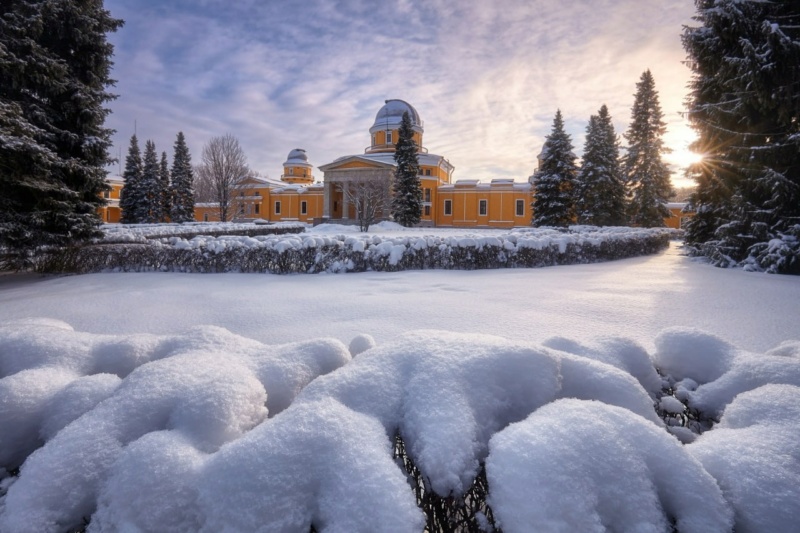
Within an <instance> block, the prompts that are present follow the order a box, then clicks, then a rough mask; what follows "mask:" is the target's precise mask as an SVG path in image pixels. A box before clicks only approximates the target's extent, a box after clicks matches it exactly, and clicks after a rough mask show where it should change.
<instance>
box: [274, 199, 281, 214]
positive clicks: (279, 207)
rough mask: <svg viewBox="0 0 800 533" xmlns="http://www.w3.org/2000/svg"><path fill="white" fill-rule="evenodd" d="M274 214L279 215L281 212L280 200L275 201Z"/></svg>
mask: <svg viewBox="0 0 800 533" xmlns="http://www.w3.org/2000/svg"><path fill="white" fill-rule="evenodd" d="M275 214H276V215H280V214H281V203H280V202H275Z"/></svg>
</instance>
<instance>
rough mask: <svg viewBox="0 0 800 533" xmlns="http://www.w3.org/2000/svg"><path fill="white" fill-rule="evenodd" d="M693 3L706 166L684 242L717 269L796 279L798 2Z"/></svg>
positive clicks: (697, 174) (695, 99)
mask: <svg viewBox="0 0 800 533" xmlns="http://www.w3.org/2000/svg"><path fill="white" fill-rule="evenodd" d="M695 4H696V6H697V16H696V17H695V20H697V21H698V22H700V26H699V27H688V28H686V29H685V31H684V34H683V45H684V48H685V49H686V51H687V52H688V54H689V59H690V62H689V64H690V66H691V68H692V71H693V78H692V82H691V85H690V88H691V94H690V97H689V120H690V122H691V123H692V126H693V127H694V128H695V130H696V131H697V133H698V140H697V142H696V143H695V145H694V147H693V148H694V149H695V150H696V151H698V152H700V153H703V154H704V160H703V162H702V163H701V164H700V165H697V166H696V167H695V168H693V169H692V173H691V175H692V176H693V177H694V179H695V180H696V181H697V192H696V193H695V195H694V196H693V198H692V204H693V207H694V209H695V210H696V213H697V214H696V216H695V217H694V218H693V219H692V220H691V221H690V223H689V225H688V228H687V242H689V243H690V244H694V245H696V246H697V247H699V248H702V250H703V252H704V253H706V254H707V255H709V256H710V257H711V259H712V261H713V262H714V263H715V264H718V265H730V264H736V263H739V262H746V263H748V264H750V265H753V266H755V267H756V268H761V269H765V270H768V271H771V272H790V273H800V68H798V65H800V5H798V3H797V2H789V1H773V2H741V1H734V0H718V1H713V2H712V1H710V0H697V1H696V2H695Z"/></svg>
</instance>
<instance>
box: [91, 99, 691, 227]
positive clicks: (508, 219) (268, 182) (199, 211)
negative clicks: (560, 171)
mask: <svg viewBox="0 0 800 533" xmlns="http://www.w3.org/2000/svg"><path fill="white" fill-rule="evenodd" d="M404 113H408V115H409V118H410V119H411V124H412V129H413V132H414V135H413V139H414V142H415V143H416V145H417V148H418V160H419V169H420V170H419V172H420V173H419V179H420V184H421V188H422V196H423V197H422V200H423V202H422V213H421V222H420V225H421V226H431V227H434V226H435V227H454V228H513V227H524V226H530V225H531V219H532V212H531V204H532V202H533V186H532V185H531V184H530V182H529V181H526V182H517V181H514V180H513V179H492V180H491V181H489V182H486V183H485V182H481V181H480V180H455V181H453V173H454V170H455V169H454V168H453V165H452V164H450V162H449V161H448V160H447V159H446V158H445V157H444V156H441V155H437V154H432V153H429V152H428V149H427V148H425V146H424V144H423V138H424V133H425V130H424V122H423V121H422V119H421V118H420V115H419V113H418V112H417V110H416V109H415V108H414V107H413V106H412V105H411V104H409V103H408V102H405V101H403V100H386V101H385V102H384V105H383V107H381V108H380V110H379V111H378V113H377V115H375V120H374V121H373V124H372V126H371V127H370V128H369V140H370V144H369V145H368V146H367V147H366V148H365V149H364V152H363V153H360V154H351V155H345V156H342V157H339V158H337V159H336V160H334V161H332V162H330V163H326V164H323V165H320V166H319V167H318V168H319V170H320V171H322V179H321V181H320V180H318V179H317V178H316V177H315V176H314V166H313V165H312V164H311V163H310V161H309V158H308V154H307V153H306V151H305V150H304V149H302V148H295V149H293V150H292V151H290V152H289V155H288V156H287V158H286V161H284V163H283V171H282V173H281V176H280V179H277V180H276V179H271V178H261V177H250V178H248V179H247V180H245V181H244V182H243V183H242V184H240V186H239V187H237V188H236V191H234V194H233V200H232V202H231V205H230V208H229V213H230V214H231V216H232V218H233V219H234V220H257V219H261V220H265V221H269V222H304V223H309V224H319V223H322V222H333V223H341V224H348V223H355V222H357V219H358V212H357V209H358V208H359V206H357V205H356V204H359V198H360V197H363V196H360V195H363V194H364V191H365V190H367V193H369V194H377V195H379V196H383V198H384V200H385V202H384V204H383V209H382V212H381V213H379V215H378V217H377V218H378V220H388V219H389V217H390V213H389V208H390V205H391V200H390V197H391V196H390V195H391V184H392V181H393V176H394V171H395V168H396V164H395V161H394V153H395V143H396V142H397V140H398V131H399V129H400V122H401V120H402V118H403V114H404ZM116 180H117V181H116V182H110V184H111V186H112V191H111V192H110V195H111V196H110V197H109V200H110V202H111V203H109V205H108V206H107V207H104V208H102V209H103V212H102V213H101V216H103V220H104V221H105V222H118V221H119V215H120V213H119V189H121V188H122V183H123V182H122V180H121V178H116ZM359 205H362V204H359ZM669 207H670V210H671V211H672V212H673V216H672V217H671V218H669V219H667V220H665V223H666V225H667V226H669V227H681V226H682V225H683V222H684V221H685V218H686V217H687V216H689V215H688V214H686V213H682V212H681V208H682V207H683V204H681V205H680V206H678V204H670V205H669ZM195 219H196V220H198V221H207V222H212V221H219V220H220V208H219V206H218V205H217V204H213V203H211V204H209V203H205V204H204V203H199V204H196V206H195Z"/></svg>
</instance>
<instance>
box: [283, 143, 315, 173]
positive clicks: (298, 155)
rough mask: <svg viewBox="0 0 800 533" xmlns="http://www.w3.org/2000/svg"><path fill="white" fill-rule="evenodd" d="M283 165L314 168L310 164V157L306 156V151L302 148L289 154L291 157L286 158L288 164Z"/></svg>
mask: <svg viewBox="0 0 800 533" xmlns="http://www.w3.org/2000/svg"><path fill="white" fill-rule="evenodd" d="M283 165H284V166H287V165H292V166H296V167H308V168H312V165H311V164H310V163H309V162H308V156H307V155H306V151H305V150H303V149H302V148H295V149H294V150H292V151H291V152H289V156H288V157H287V158H286V162H284V163H283Z"/></svg>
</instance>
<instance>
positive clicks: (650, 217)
mask: <svg viewBox="0 0 800 533" xmlns="http://www.w3.org/2000/svg"><path fill="white" fill-rule="evenodd" d="M663 118H664V115H663V113H662V112H661V105H660V104H659V103H658V92H657V91H656V84H655V80H654V79H653V75H652V74H651V73H650V70H646V71H645V72H644V73H643V74H642V77H641V79H640V81H639V82H638V83H637V84H636V94H635V96H634V102H633V109H632V111H631V125H630V127H629V128H628V132H627V133H626V134H625V138H626V139H627V141H628V153H627V154H626V155H625V157H624V172H625V181H626V184H627V187H628V194H629V196H630V204H629V217H630V222H631V224H633V225H634V226H643V227H646V228H649V227H657V226H664V225H665V224H664V219H665V218H667V217H669V216H670V215H671V214H670V211H669V209H668V208H667V206H666V204H667V202H668V201H669V197H670V194H671V192H672V185H671V182H670V177H669V169H668V168H667V165H666V164H665V163H664V162H663V161H662V160H661V156H662V155H663V154H666V153H669V149H668V148H666V147H665V146H664V141H663V139H662V137H663V136H664V133H665V132H666V131H667V127H666V126H667V124H666V123H665V122H664V120H663Z"/></svg>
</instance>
